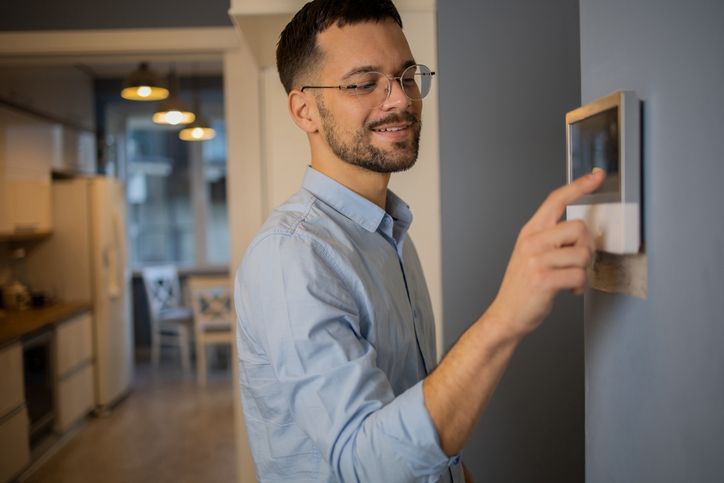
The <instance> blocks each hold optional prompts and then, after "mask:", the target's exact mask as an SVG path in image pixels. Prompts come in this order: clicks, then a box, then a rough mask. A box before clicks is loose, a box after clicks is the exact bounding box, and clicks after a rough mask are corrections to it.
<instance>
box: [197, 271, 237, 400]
mask: <svg viewBox="0 0 724 483" xmlns="http://www.w3.org/2000/svg"><path fill="white" fill-rule="evenodd" d="M188 290H189V295H190V297H191V310H192V311H193V318H194V336H195V338H196V381H197V382H198V384H199V385H200V386H202V387H203V386H205V385H206V372H207V363H206V347H207V346H209V345H218V344H228V345H229V346H230V350H231V354H232V361H233V354H234V328H233V327H234V310H233V305H232V291H231V282H230V280H229V279H228V278H227V277H190V278H189V280H188Z"/></svg>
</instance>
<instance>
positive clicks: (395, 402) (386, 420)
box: [235, 168, 464, 483]
mask: <svg viewBox="0 0 724 483" xmlns="http://www.w3.org/2000/svg"><path fill="white" fill-rule="evenodd" d="M411 222H412V214H411V213H410V210H409V207H408V206H407V205H406V204H405V203H404V202H403V201H402V200H400V199H399V198H398V197H397V196H395V195H394V193H392V192H391V191H388V197H387V210H383V209H381V208H380V207H378V206H377V205H375V204H374V203H372V202H370V201H368V200H366V199H365V198H363V197H361V196H359V195H357V194H356V193H354V192H352V191H351V190H349V189H348V188H346V187H344V186H343V185H341V184H339V183H337V182H336V181H334V180H332V179H331V178H328V177H327V176H325V175H323V174H321V173H320V172H318V171H315V170H314V169H312V168H308V169H307V172H306V174H305V177H304V183H303V185H302V189H301V190H300V191H299V192H298V193H296V194H295V195H294V196H292V197H291V198H290V199H289V200H288V201H287V202H285V203H284V204H283V205H281V206H280V207H279V208H278V209H276V210H275V211H274V212H273V213H272V215H271V216H270V217H269V219H268V220H267V222H266V223H265V224H264V226H263V227H262V228H261V231H260V232H259V233H258V234H257V236H256V238H255V239H254V240H253V242H252V243H251V244H250V246H249V248H248V250H247V252H246V254H245V256H244V259H243V261H242V263H241V266H240V267H239V271H238V272H237V275H236V287H235V297H236V310H237V315H238V331H237V344H238V353H239V362H240V369H241V371H240V382H241V401H242V406H243V408H244V419H245V422H246V426H247V432H248V436H249V442H250V444H251V450H252V455H253V457H254V462H255V464H256V471H257V477H258V479H259V481H261V482H267V481H284V482H291V481H294V482H301V481H309V482H335V481H345V482H352V481H360V482H370V483H385V482H390V483H402V482H408V481H415V482H418V481H419V482H437V481H444V482H445V481H454V482H463V481H464V478H463V476H462V469H461V464H460V462H459V460H460V458H459V457H455V458H448V457H447V456H446V455H445V454H444V453H443V452H442V450H441V449H440V445H439V440H438V435H437V432H436V430H435V428H434V426H433V423H432V420H431V419H430V415H429V413H428V412H427V409H426V408H425V404H424V400H423V395H422V379H423V378H424V377H425V376H426V375H427V374H428V373H429V372H430V371H432V369H433V368H434V366H435V364H436V355H435V326H434V320H433V314H432V307H431V304H430V297H429V294H428V291H427V287H426V285H425V280H424V277H423V273H422V267H421V265H420V261H419V259H418V257H417V253H416V251H415V247H414V245H413V244H412V240H410V238H409V237H408V236H407V230H408V228H409V227H410V223H411Z"/></svg>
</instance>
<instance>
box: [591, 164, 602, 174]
mask: <svg viewBox="0 0 724 483" xmlns="http://www.w3.org/2000/svg"><path fill="white" fill-rule="evenodd" d="M598 172H601V173H603V168H599V167H598V166H596V167H595V168H593V171H591V173H593V174H597V173H598Z"/></svg>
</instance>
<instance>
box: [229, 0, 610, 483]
mask: <svg viewBox="0 0 724 483" xmlns="http://www.w3.org/2000/svg"><path fill="white" fill-rule="evenodd" d="M277 66H278V69H279V74H280V77H281V80H282V83H283V84H284V86H285V88H286V91H287V93H288V106H289V112H290V114H291V116H292V119H293V120H294V122H295V123H296V124H297V126H299V128H301V129H302V130H303V131H304V132H305V133H306V134H307V136H308V138H309V144H310V148H311V167H310V168H308V170H307V173H306V175H305V178H304V182H303V185H302V189H301V190H300V191H299V192H298V193H297V194H295V195H294V196H292V197H291V198H290V199H289V200H288V201H287V202H285V203H284V204H283V205H282V206H280V207H279V208H278V209H277V210H275V211H274V213H273V214H272V215H271V217H270V218H269V220H267V222H266V223H265V225H264V226H263V227H262V229H261V231H260V232H259V234H258V235H257V237H256V238H255V239H254V241H253V242H252V243H251V245H250V246H249V248H248V250H247V253H246V255H245V257H244V260H243V262H242V264H241V267H240V269H239V272H238V274H237V279H236V306H237V310H238V346H239V358H240V367H241V395H242V404H243V407H244V415H245V421H246V424H247V429H248V433H249V440H250V444H251V449H252V453H253V457H254V461H255V463H256V469H257V475H258V478H259V480H260V481H310V482H311V481H315V482H317V481H325V482H327V481H330V482H331V481H365V482H373V483H377V482H394V483H397V482H406V481H426V482H435V481H455V482H461V481H465V477H464V476H463V469H462V465H461V463H460V457H459V455H460V452H461V450H462V448H463V446H464V444H465V442H466V441H467V439H468V437H469V436H470V434H471V432H472V430H473V428H474V426H475V424H476V422H477V421H478V419H479V417H480V414H481V413H482V411H483V409H484V408H485V406H486V404H487V402H488V400H489V399H490V397H491V395H492V393H493V391H494V388H495V386H496V384H497V382H498V380H499V379H500V377H501V375H502V373H503V371H504V369H505V367H506V365H507V363H508V361H509V359H510V357H511V356H512V354H513V351H514V349H515V348H516V346H517V345H518V343H519V342H520V341H521V339H522V338H523V337H524V336H525V335H526V334H528V333H529V332H531V331H532V330H533V329H535V327H536V326H537V325H538V324H540V322H541V321H542V319H543V318H544V317H545V316H546V315H547V314H548V312H549V311H550V308H551V305H552V303H553V298H554V296H555V294H556V293H557V292H558V291H560V290H564V289H571V290H573V291H575V292H578V293H581V292H582V290H583V287H584V285H585V282H586V277H585V268H586V267H587V265H588V264H589V262H590V260H591V257H592V253H593V248H592V242H591V240H590V238H589V236H588V233H587V232H586V229H585V226H584V225H583V224H582V223H580V222H563V223H559V219H560V217H561V215H562V214H563V212H564V210H565V206H566V204H568V203H570V202H572V201H574V200H575V199H576V198H578V197H579V196H581V195H583V194H585V193H588V192H591V191H593V190H595V189H596V187H597V186H598V185H599V184H600V183H601V182H602V180H603V175H602V174H599V173H594V174H591V175H589V176H586V177H584V178H582V179H580V180H578V181H576V182H574V183H572V184H570V185H568V186H566V187H563V188H561V189H559V190H557V191H556V192H554V193H553V194H552V195H551V196H550V197H549V199H548V200H546V202H545V203H544V204H543V205H542V206H541V207H540V209H539V210H538V212H537V213H536V214H535V216H534V217H533V218H532V219H531V220H530V222H529V223H528V224H527V225H526V226H525V227H524V228H523V230H522V231H521V233H520V236H519V239H518V241H517V243H516V246H515V249H514V251H513V254H512V257H511V260H510V263H509V266H508V269H507V272H506V274H505V277H504V280H503V283H502V286H501V289H500V292H499V294H498V295H497V297H496V299H495V301H494V302H493V304H492V305H491V306H490V307H489V308H488V309H487V310H486V311H485V312H484V314H483V315H482V316H481V317H480V319H478V320H477V321H476V322H475V323H473V325H472V326H471V327H470V328H469V329H468V330H467V331H466V332H465V333H464V334H463V336H462V337H461V338H460V340H459V341H458V342H457V343H456V344H455V345H454V346H453V347H452V349H451V350H450V351H449V353H448V354H447V355H446V356H445V357H444V358H443V360H442V361H441V363H440V365H439V366H438V367H437V368H435V367H434V366H435V361H436V355H435V343H434V322H433V318H432V310H431V307H430V300H429V296H428V292H427V288H426V286H425V282H424V279H423V275H422V270H421V267H420V262H419V260H418V258H417V254H416V252H415V248H414V246H413V244H412V241H411V240H410V239H409V237H407V236H406V233H407V230H408V228H409V226H410V223H411V221H412V216H411V214H410V211H409V208H408V207H407V205H405V203H404V202H402V200H400V199H399V198H398V197H397V196H395V195H394V194H393V193H392V192H390V191H388V189H387V185H388V182H389V179H390V174H391V173H393V172H398V171H404V170H406V169H409V168H411V167H412V166H413V165H414V163H415V160H416V159H417V149H418V141H419V135H420V122H421V121H420V120H421V114H422V98H423V97H424V96H425V95H426V94H427V91H428V90H429V83H430V82H431V80H432V77H433V73H432V72H430V70H429V69H428V68H427V67H425V66H422V65H418V64H417V63H416V60H415V59H414V58H413V56H412V53H411V51H410V48H409V46H408V44H407V41H406V39H405V36H404V34H403V32H402V22H401V20H400V17H399V14H398V13H397V10H396V9H395V7H394V6H393V4H392V3H391V2H390V1H389V0H368V1H365V2H359V1H355V0H315V1H313V2H311V3H309V4H307V5H306V6H305V7H304V8H303V9H302V10H301V11H300V12H299V13H298V14H297V15H296V16H295V17H294V19H293V20H292V21H291V23H290V24H289V25H288V26H287V27H286V28H285V30H284V32H283V33H282V35H281V38H280V41H279V45H278V49H277Z"/></svg>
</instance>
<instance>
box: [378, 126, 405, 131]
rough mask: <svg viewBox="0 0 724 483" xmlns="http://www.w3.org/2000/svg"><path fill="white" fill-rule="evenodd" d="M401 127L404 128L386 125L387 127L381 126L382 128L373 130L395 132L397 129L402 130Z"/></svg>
mask: <svg viewBox="0 0 724 483" xmlns="http://www.w3.org/2000/svg"><path fill="white" fill-rule="evenodd" d="M403 129H405V128H404V127H387V128H382V129H375V131H378V132H397V131H402V130H403Z"/></svg>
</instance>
